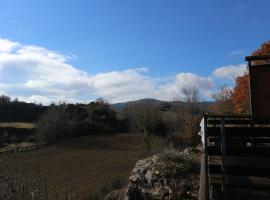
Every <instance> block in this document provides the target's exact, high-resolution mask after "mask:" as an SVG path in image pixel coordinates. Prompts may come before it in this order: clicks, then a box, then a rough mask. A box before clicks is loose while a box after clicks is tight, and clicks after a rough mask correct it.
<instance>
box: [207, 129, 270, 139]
mask: <svg viewBox="0 0 270 200" xmlns="http://www.w3.org/2000/svg"><path fill="white" fill-rule="evenodd" d="M225 131H226V136H227V137H233V136H234V137H241V136H245V137H246V136H253V137H270V127H225ZM208 136H216V137H217V136H220V128H219V127H208Z"/></svg>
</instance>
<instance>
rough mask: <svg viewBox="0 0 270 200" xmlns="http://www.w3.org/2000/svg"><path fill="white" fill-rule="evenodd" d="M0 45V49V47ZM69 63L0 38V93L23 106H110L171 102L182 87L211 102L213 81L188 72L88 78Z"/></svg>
mask: <svg viewBox="0 0 270 200" xmlns="http://www.w3.org/2000/svg"><path fill="white" fill-rule="evenodd" d="M1 44H2V45H1ZM70 58H73V56H72V57H70V56H67V55H64V54H62V53H59V52H56V51H51V50H48V49H46V48H44V47H39V46H33V45H23V44H19V43H17V42H13V41H10V40H3V39H0V92H1V93H4V94H6V95H9V96H11V97H13V98H14V97H18V98H19V99H20V100H24V101H27V102H36V103H40V102H41V103H43V104H49V103H51V102H59V101H65V102H89V101H91V100H94V99H95V98H97V97H104V98H106V99H108V100H109V101H110V102H112V103H115V102H123V101H129V100H136V99H141V98H157V99H161V100H171V99H172V98H173V97H174V96H181V94H182V90H183V88H189V87H196V88H198V89H200V90H201V92H202V95H203V96H204V97H206V98H209V97H210V93H211V91H212V89H213V88H214V81H213V80H214V79H213V77H212V76H210V77H202V76H199V75H195V74H192V73H177V74H175V75H172V76H159V77H153V76H151V75H150V72H149V70H148V68H146V67H141V68H132V69H126V70H122V71H111V72H107V73H98V74H91V73H89V72H86V71H83V70H80V69H78V68H76V67H74V66H72V65H71V64H69V63H68V61H69V59H70ZM244 68H245V65H244V64H243V65H239V66H234V65H232V66H225V67H221V68H218V69H216V70H215V72H214V73H213V74H214V76H215V77H218V78H228V77H229V78H231V77H232V76H233V75H240V74H241V73H243V69H244Z"/></svg>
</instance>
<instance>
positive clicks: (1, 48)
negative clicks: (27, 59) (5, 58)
mask: <svg viewBox="0 0 270 200" xmlns="http://www.w3.org/2000/svg"><path fill="white" fill-rule="evenodd" d="M17 46H19V43H17V42H12V41H10V40H6V39H1V38H0V53H7V52H10V51H12V50H13V49H14V48H15V47H17Z"/></svg>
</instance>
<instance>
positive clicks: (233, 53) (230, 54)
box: [227, 50, 245, 56]
mask: <svg viewBox="0 0 270 200" xmlns="http://www.w3.org/2000/svg"><path fill="white" fill-rule="evenodd" d="M244 53H245V51H243V50H238V51H232V52H229V53H228V54H227V55H228V56H236V55H242V54H244Z"/></svg>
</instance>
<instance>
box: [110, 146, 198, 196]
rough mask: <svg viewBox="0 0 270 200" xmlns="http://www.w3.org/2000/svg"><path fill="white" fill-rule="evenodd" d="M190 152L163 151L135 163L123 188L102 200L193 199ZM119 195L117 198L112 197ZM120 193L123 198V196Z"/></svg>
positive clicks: (193, 170) (194, 187) (194, 173)
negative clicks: (127, 182)
mask: <svg viewBox="0 0 270 200" xmlns="http://www.w3.org/2000/svg"><path fill="white" fill-rule="evenodd" d="M191 157H192V155H191V154H190V149H185V150H184V151H182V152H180V151H177V150H174V149H167V150H164V151H163V152H162V153H160V154H157V155H153V156H151V157H148V158H146V159H143V160H140V161H138V162H137V163H136V165H135V167H134V169H133V171H132V173H131V176H130V178H129V184H128V186H127V187H126V188H124V189H122V190H120V191H118V192H116V191H113V192H111V193H110V194H108V195H107V197H106V198H105V199H106V200H114V199H117V200H121V199H122V200H140V199H142V200H161V199H162V200H166V199H168V200H173V199H191V200H193V199H197V195H198V182H199V177H198V174H199V166H198V163H196V162H195V161H194V160H193V159H192V158H191ZM119 192H120V193H121V194H122V195H121V198H120V196H118V197H117V198H113V196H115V197H116V196H117V195H116V194H118V193H119ZM123 194H124V195H123Z"/></svg>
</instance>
